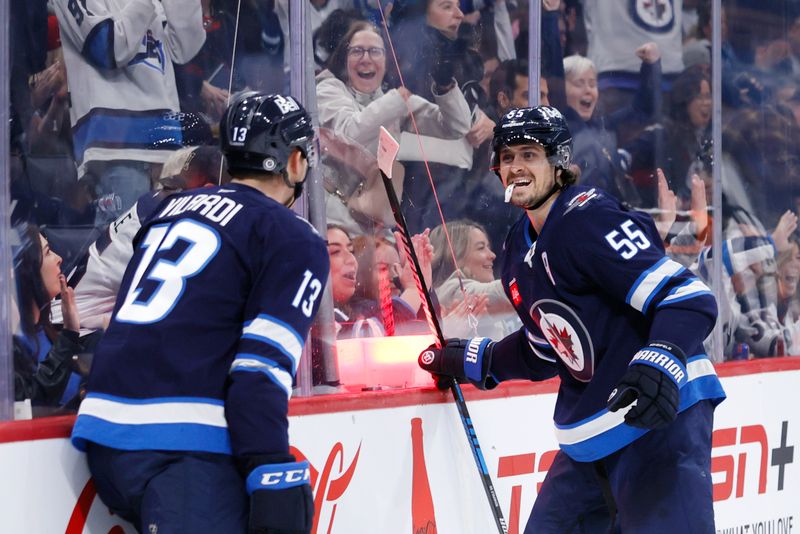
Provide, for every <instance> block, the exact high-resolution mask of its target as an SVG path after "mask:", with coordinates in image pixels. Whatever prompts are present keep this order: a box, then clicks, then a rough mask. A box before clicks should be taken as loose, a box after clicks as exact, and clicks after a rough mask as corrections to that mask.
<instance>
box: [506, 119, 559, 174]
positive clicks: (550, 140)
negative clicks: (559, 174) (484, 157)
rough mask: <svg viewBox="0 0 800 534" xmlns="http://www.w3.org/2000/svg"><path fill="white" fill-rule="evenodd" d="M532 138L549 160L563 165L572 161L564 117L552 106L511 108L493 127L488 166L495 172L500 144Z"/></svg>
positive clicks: (527, 141) (525, 141)
mask: <svg viewBox="0 0 800 534" xmlns="http://www.w3.org/2000/svg"><path fill="white" fill-rule="evenodd" d="M530 142H534V143H536V144H538V145H541V146H542V147H543V148H544V151H545V154H546V155H547V158H548V160H549V161H550V163H551V164H552V165H553V166H555V167H558V168H561V169H567V168H569V164H570V162H571V161H572V134H571V133H570V131H569V127H568V126H567V120H566V119H565V118H564V116H563V115H562V114H561V112H560V111H558V110H557V109H556V108H554V107H552V106H536V107H532V108H517V109H512V110H511V111H509V112H508V113H506V114H505V115H503V117H502V118H501V119H500V123H499V124H498V125H497V126H495V128H494V138H493V139H492V153H493V155H492V169H493V170H494V171H495V172H497V169H498V166H499V164H500V160H499V153H500V149H502V148H503V147H504V146H512V145H521V144H525V143H530Z"/></svg>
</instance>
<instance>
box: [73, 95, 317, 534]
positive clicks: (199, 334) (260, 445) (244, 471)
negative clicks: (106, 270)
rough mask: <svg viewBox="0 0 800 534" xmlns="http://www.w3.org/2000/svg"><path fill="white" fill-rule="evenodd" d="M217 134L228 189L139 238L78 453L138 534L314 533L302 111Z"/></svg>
mask: <svg viewBox="0 0 800 534" xmlns="http://www.w3.org/2000/svg"><path fill="white" fill-rule="evenodd" d="M220 131H221V135H222V149H223V152H224V153H225V155H226V158H227V160H228V168H229V172H230V174H231V175H232V176H233V180H232V181H231V182H230V183H229V184H226V185H224V186H222V187H215V188H206V189H202V190H194V191H187V192H185V193H180V194H176V195H173V196H170V197H168V198H167V199H165V200H164V201H163V202H162V203H161V204H160V205H159V206H158V207H157V208H156V209H155V211H154V212H153V215H152V217H151V218H150V219H149V220H147V221H146V222H145V223H144V224H143V225H142V228H141V229H140V231H139V233H138V234H137V236H136V238H135V240H134V247H135V252H134V255H133V258H132V260H131V262H130V264H129V266H128V269H127V270H126V272H125V275H124V277H123V281H122V285H121V288H120V293H119V295H118V298H117V304H116V307H115V309H114V314H113V316H112V320H111V324H110V326H109V328H108V331H107V332H106V334H105V337H104V338H103V340H102V341H101V344H100V346H99V347H98V350H97V353H96V355H95V358H94V363H93V366H92V370H91V374H90V377H89V382H88V393H87V395H86V398H85V399H84V401H83V403H82V405H81V408H80V411H79V413H78V418H77V421H76V423H75V427H74V430H73V433H72V440H73V443H74V444H75V445H76V446H77V447H79V448H82V449H85V450H86V451H87V454H88V459H89V467H90V470H91V471H92V475H93V476H94V478H95V481H96V484H97V489H98V493H99V494H100V496H101V498H102V499H103V501H104V502H105V503H106V504H107V505H108V506H109V507H110V508H111V509H112V510H113V511H115V512H116V513H118V514H119V515H121V516H122V517H124V518H126V519H129V520H130V521H132V522H133V523H134V524H135V525H136V526H137V528H139V530H140V531H143V532H148V531H150V532H156V531H158V532H187V533H188V532H204V533H211V532H219V533H228V532H245V531H247V530H248V528H249V530H250V531H251V532H275V533H284V532H285V533H290V532H291V533H294V532H308V531H309V530H310V528H311V521H312V518H313V499H312V497H311V489H310V486H309V471H308V464H307V463H305V462H296V461H295V459H294V457H292V456H291V455H290V454H289V443H288V420H287V410H288V401H289V397H290V396H291V393H292V385H293V380H294V376H295V372H296V370H297V366H298V360H299V358H300V354H301V352H302V350H303V344H304V342H305V338H306V335H307V333H308V329H309V327H310V325H311V321H312V319H313V317H314V315H315V313H316V311H317V308H318V305H319V300H320V298H319V297H320V296H321V293H322V290H323V288H324V286H325V282H326V279H327V275H328V269H329V265H328V254H327V250H326V247H325V243H324V241H323V239H322V238H321V237H320V236H319V235H318V234H317V232H316V231H315V230H314V229H313V227H311V225H309V224H308V223H307V222H306V221H305V220H303V219H301V218H299V217H298V216H297V215H296V214H295V213H294V212H292V211H291V210H290V209H288V208H287V206H290V205H291V204H292V203H293V202H294V200H295V199H296V198H297V196H298V195H299V193H300V190H301V188H302V183H303V181H304V179H305V175H306V170H307V168H308V165H309V164H311V163H312V162H313V152H314V151H313V136H314V131H313V129H312V127H311V121H310V118H309V116H308V115H307V114H306V112H305V111H304V110H303V108H302V107H301V106H300V105H299V104H298V103H297V102H296V101H295V100H294V99H293V98H292V97H284V96H280V95H272V96H268V95H263V94H259V93H248V94H245V95H243V96H241V97H240V98H239V99H237V100H236V101H235V102H234V103H233V104H231V106H230V108H229V109H228V111H226V113H225V115H224V116H223V118H222V122H221V124H220ZM248 494H249V495H250V497H249V499H248ZM248 512H249V521H248Z"/></svg>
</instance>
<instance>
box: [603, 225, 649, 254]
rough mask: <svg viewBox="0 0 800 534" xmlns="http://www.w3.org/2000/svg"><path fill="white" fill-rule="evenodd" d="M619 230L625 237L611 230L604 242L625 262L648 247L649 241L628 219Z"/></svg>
mask: <svg viewBox="0 0 800 534" xmlns="http://www.w3.org/2000/svg"><path fill="white" fill-rule="evenodd" d="M619 228H620V230H622V232H623V233H624V234H625V236H624V237H623V236H621V235H620V233H619V231H617V230H611V231H610V232H608V233H607V234H606V241H608V244H609V245H611V246H612V247H613V248H614V250H616V251H617V252H619V254H620V256H622V257H623V258H625V259H626V260H629V259H631V258H632V257H634V256H636V254H637V253H638V252H639V251H640V250H644V249H646V248H648V247H649V246H650V241H649V240H648V239H647V237H645V235H644V232H642V231H641V230H639V229H638V228H636V227H635V226H633V221H632V220H630V219H628V220H627V221H625V222H624V223H622V224H620V225H619Z"/></svg>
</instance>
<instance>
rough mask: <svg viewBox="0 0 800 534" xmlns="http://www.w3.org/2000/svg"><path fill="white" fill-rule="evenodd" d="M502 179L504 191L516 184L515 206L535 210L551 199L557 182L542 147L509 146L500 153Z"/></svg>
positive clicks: (513, 198) (533, 144)
mask: <svg viewBox="0 0 800 534" xmlns="http://www.w3.org/2000/svg"><path fill="white" fill-rule="evenodd" d="M499 159H500V168H499V172H500V179H501V180H502V181H503V188H507V187H508V186H509V185H511V184H515V187H514V192H513V193H512V195H511V201H510V202H511V204H513V205H514V206H518V207H521V208H525V207H526V206H532V205H534V204H536V203H537V202H539V200H541V199H542V198H544V197H545V196H547V194H548V193H549V192H550V190H551V189H552V187H553V182H554V180H555V168H554V167H553V165H551V164H550V162H549V161H547V155H546V154H545V151H544V148H542V146H541V145H537V144H535V143H530V144H526V145H514V146H507V147H503V148H502V149H500V158H499Z"/></svg>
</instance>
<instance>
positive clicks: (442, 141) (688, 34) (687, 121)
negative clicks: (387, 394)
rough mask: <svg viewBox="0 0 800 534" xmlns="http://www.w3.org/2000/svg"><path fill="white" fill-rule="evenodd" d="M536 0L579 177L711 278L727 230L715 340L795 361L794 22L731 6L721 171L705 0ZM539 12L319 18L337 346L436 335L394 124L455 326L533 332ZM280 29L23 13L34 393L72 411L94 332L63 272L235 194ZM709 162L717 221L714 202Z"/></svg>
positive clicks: (409, 6) (430, 259)
mask: <svg viewBox="0 0 800 534" xmlns="http://www.w3.org/2000/svg"><path fill="white" fill-rule="evenodd" d="M541 5H542V17H541V31H540V32H539V34H540V38H541V41H542V48H541V50H542V58H541V59H542V62H541V66H542V71H541V73H540V74H541V78H540V89H541V91H540V94H539V95H538V98H539V102H540V103H544V104H550V105H553V106H555V107H557V108H559V109H560V110H561V111H562V112H563V114H564V115H565V116H566V117H567V119H568V122H569V126H570V129H571V131H572V134H573V137H574V155H573V161H574V168H573V170H574V171H575V173H576V174H578V175H579V178H578V181H579V183H581V184H585V185H591V186H596V187H598V188H600V189H603V190H605V191H608V192H609V193H611V194H613V195H615V196H617V197H619V198H620V199H622V200H624V201H625V202H627V203H628V204H629V205H630V206H631V207H632V208H634V209H641V210H645V211H648V212H650V213H652V214H653V217H654V218H655V220H656V222H657V225H658V228H659V230H661V233H662V235H663V238H664V244H665V247H666V248H667V251H668V253H669V254H670V255H671V256H672V257H673V258H675V259H676V260H677V261H680V262H681V263H682V264H683V265H684V266H685V267H686V268H688V269H692V270H694V271H695V272H696V273H698V274H699V275H700V276H702V277H703V278H704V279H705V280H706V281H709V282H713V280H712V276H713V273H714V269H713V262H714V260H715V259H716V258H714V257H713V255H712V251H711V244H712V235H713V232H712V229H713V227H714V225H720V226H721V228H722V236H723V240H724V242H723V244H722V251H723V257H722V261H723V269H722V273H723V280H721V281H719V282H720V283H721V287H722V288H723V301H722V302H721V303H720V304H721V306H720V309H721V312H720V322H721V325H722V328H723V332H724V336H723V343H724V346H723V347H721V348H716V347H709V348H710V349H711V350H715V351H718V352H717V353H720V352H719V351H721V354H723V355H724V358H725V359H731V358H745V357H749V358H753V357H771V356H780V355H789V354H800V299H799V298H798V296H797V285H798V279H800V250H799V249H798V246H799V244H800V239H798V237H797V232H796V229H797V216H796V215H795V214H796V213H797V211H798V207H799V205H798V199H799V198H800V187H798V185H797V184H798V183H800V182H797V181H796V178H797V176H798V172H799V171H800V153H799V152H798V148H797V146H796V143H793V142H792V140H793V139H796V138H797V133H798V131H800V11H798V10H797V8H796V7H794V3H793V2H789V1H787V0H762V1H760V2H754V1H752V0H726V1H725V2H723V10H722V26H721V29H722V73H723V75H722V86H721V95H719V97H720V99H721V103H722V132H723V135H722V147H721V148H722V158H721V160H720V161H714V160H713V157H712V154H713V143H712V136H711V123H712V102H713V98H714V97H715V96H717V95H714V94H713V92H712V84H711V77H710V76H711V65H710V63H711V57H712V55H711V44H710V40H711V2H710V1H709V0H683V1H681V0H664V1H658V2H651V3H640V2H629V1H628V0H603V2H600V0H542V1H541ZM528 10H529V2H527V1H526V0H474V1H467V0H461V1H459V0H394V1H393V2H392V1H390V0H383V1H382V0H311V1H310V3H309V5H308V6H307V11H308V12H309V18H310V21H311V28H312V30H313V63H314V66H315V70H316V79H315V83H316V94H317V102H316V107H317V109H318V117H319V126H320V135H319V138H320V162H321V164H320V166H319V168H318V172H319V177H320V179H321V180H322V182H323V184H324V190H325V193H324V194H325V195H326V199H325V205H326V210H327V214H328V220H327V224H328V231H327V238H328V249H329V253H330V257H331V284H332V290H333V300H334V306H335V318H336V335H337V337H339V338H344V337H354V336H386V335H398V334H407V333H411V334H413V333H422V332H425V331H426V328H427V326H426V323H425V318H424V313H423V312H424V310H423V309H422V306H421V301H420V297H419V295H418V294H417V292H416V289H415V284H414V275H413V272H412V271H411V267H410V265H409V264H408V262H407V261H406V260H405V254H404V252H403V251H402V249H401V248H399V247H398V242H399V241H398V238H397V235H396V234H394V233H393V231H392V230H393V226H394V221H393V218H392V215H391V211H390V209H389V205H388V202H387V200H386V197H385V194H384V192H383V184H382V182H381V180H380V176H379V174H378V170H377V163H376V161H375V153H376V149H377V142H378V141H377V140H378V134H379V128H380V127H381V126H383V127H385V128H386V129H387V130H388V131H389V132H390V133H391V134H392V135H393V136H394V137H395V138H397V139H398V141H400V151H399V154H398V158H397V159H398V161H397V163H396V165H395V169H394V172H393V176H394V178H393V181H394V183H395V188H396V189H397V192H398V195H399V196H401V198H402V206H403V211H404V213H405V216H406V218H407V220H408V222H409V225H410V228H411V231H412V233H414V234H415V236H414V238H413V239H412V241H413V244H414V246H415V248H416V249H417V253H418V256H419V257H420V263H421V265H422V269H423V273H424V275H425V276H424V277H425V279H426V281H427V282H428V285H429V287H432V288H433V289H434V301H435V305H436V308H437V310H436V311H437V313H439V314H440V315H442V316H443V323H444V325H445V330H446V333H447V334H448V335H452V336H459V337H463V336H467V335H473V334H482V335H488V336H492V337H496V338H497V337H501V336H503V335H505V334H507V333H508V332H510V331H513V330H514V329H515V328H517V327H518V323H517V322H516V319H515V318H514V316H513V313H511V312H512V310H511V308H510V305H509V304H508V302H507V301H506V300H505V295H504V291H503V288H502V287H501V284H500V282H499V280H498V279H497V275H498V272H497V263H496V262H495V261H494V260H495V258H496V255H500V254H502V248H503V240H504V237H505V233H506V231H507V229H508V228H509V226H510V225H511V224H512V222H513V221H514V220H515V219H516V218H517V217H518V216H519V214H518V213H517V212H516V211H515V210H513V209H512V208H511V207H510V206H508V205H507V204H505V203H504V202H503V198H502V194H503V191H502V189H501V187H500V185H499V184H498V181H497V177H496V176H495V174H494V172H493V170H492V168H491V167H492V161H491V160H492V154H491V149H490V146H489V140H490V139H491V135H492V129H493V128H494V125H495V124H496V122H497V121H498V119H499V118H500V117H501V116H503V115H504V114H505V113H507V112H508V111H509V110H510V109H512V108H514V107H520V106H526V105H528V104H529V103H532V102H531V99H530V96H531V95H529V94H528V82H529V78H528V76H529V74H530V72H529V69H528V63H527V56H528V41H529V28H528V20H529V17H528ZM288 12H289V6H288V1H287V0H267V1H256V0H243V1H241V2H237V1H233V0H162V1H161V2H152V1H151V0H126V1H119V0H116V1H112V0H86V1H82V2H75V1H73V0H49V1H48V0H30V1H28V2H12V3H11V4H10V15H11V25H10V28H11V68H10V72H9V80H10V89H11V92H10V95H11V109H10V118H11V156H12V159H11V176H10V184H11V196H12V206H11V216H12V224H13V225H14V227H15V228H16V229H17V234H18V236H19V238H20V239H19V240H18V241H19V243H18V245H17V246H16V249H15V260H14V265H15V270H16V283H17V285H18V298H17V304H18V305H19V308H20V321H19V327H18V328H17V337H16V340H17V341H16V342H15V354H14V358H15V365H16V368H17V397H18V399H23V398H30V399H31V400H32V402H33V404H34V405H37V404H40V405H47V406H49V407H59V406H70V403H71V402H72V404H73V405H74V398H75V397H76V395H79V391H78V389H77V383H78V382H79V377H78V374H79V373H80V372H81V371H84V372H85V367H86V366H85V365H84V366H83V368H82V367H81V365H80V364H79V360H80V361H84V360H85V358H78V357H77V355H80V354H83V355H85V354H86V353H88V352H90V346H91V341H92V339H91V338H87V334H89V333H90V332H92V334H91V335H92V336H96V335H97V333H98V332H100V331H101V330H102V326H103V324H102V320H101V319H98V317H100V316H99V315H97V314H94V313H91V314H87V317H83V316H82V317H80V318H78V310H77V308H78V307H79V306H77V307H76V305H75V297H76V295H73V294H72V291H71V290H67V289H65V287H66V286H65V285H64V284H63V283H60V284H59V283H57V282H58V281H57V280H56V279H55V278H53V276H55V275H54V274H53V273H49V271H46V265H48V262H51V261H54V260H51V259H48V258H50V256H48V254H54V255H55V254H56V252H57V254H58V255H56V256H54V257H57V258H58V262H57V263H58V265H59V270H60V271H61V272H63V273H64V274H65V275H66V277H67V280H68V281H69V282H70V285H76V284H77V282H78V280H80V278H81V277H82V276H84V275H85V274H86V272H87V269H88V270H89V271H91V269H95V270H98V269H100V271H99V272H100V273H101V274H103V275H105V273H104V271H103V269H104V267H103V262H97V261H95V262H94V264H92V262H91V261H87V260H88V259H89V258H90V257H91V255H90V247H92V246H93V247H94V248H93V250H94V252H93V254H95V256H97V255H102V253H103V251H104V250H105V248H106V246H107V244H108V243H107V242H106V241H108V236H109V235H113V232H112V231H111V230H109V228H110V229H112V230H113V229H115V228H116V225H118V224H120V221H121V220H124V218H125V217H130V216H131V213H132V212H131V211H129V210H131V208H132V207H133V213H134V215H136V209H137V208H136V206H137V205H138V204H140V203H141V199H142V198H144V197H147V196H148V195H150V196H152V195H153V193H154V192H157V191H162V192H161V193H159V194H160V195H161V196H164V195H166V194H169V192H170V191H172V190H175V189H181V188H186V187H198V186H201V185H202V184H204V183H220V182H222V181H224V180H225V179H226V177H225V172H224V170H223V169H222V164H221V162H220V158H219V152H218V149H217V148H216V146H217V143H218V140H217V137H216V136H217V132H218V125H217V121H218V120H219V117H220V115H221V114H222V111H223V110H224V108H225V106H226V104H227V102H228V98H229V97H230V95H231V94H233V93H236V92H239V91H244V90H251V89H253V90H267V91H275V92H287V91H288V79H289V77H288V72H289V70H290V68H291V67H292V66H290V64H289V58H290V55H289V53H288V52H289V50H288V48H289V38H288V36H289V34H288V31H289V30H288ZM535 31H538V30H535ZM309 60H310V61H311V58H309ZM295 67H296V66H295ZM197 147H201V148H202V150H201V151H198V150H197ZM187 148H188V149H189V150H188V151H187ZM193 158H199V159H194V163H192V159H193ZM198 163H200V167H199V168H198ZM714 165H717V166H719V168H720V170H721V176H722V206H721V210H720V211H716V210H714V209H711V208H710V207H709V205H710V203H711V202H710V199H711V193H712V185H711V180H712V169H713V167H714ZM192 173H194V174H197V173H199V174H201V175H202V176H193V177H190V175H191V174H192ZM143 196H144V197H143ZM137 216H138V215H137ZM443 221H444V222H446V224H443ZM109 224H110V225H111V226H108V225H109ZM40 228H41V235H40V232H39V229H40ZM45 237H46V239H47V240H49V245H47V241H45ZM40 238H41V239H40ZM131 238H132V235H131V236H128V238H127V239H128V241H129V240H130V239H131ZM126 243H127V241H126ZM93 244H94V245H93ZM49 246H52V251H50V249H49ZM59 255H60V256H59ZM92 265H94V267H92ZM87 266H88V267H87ZM40 271H41V276H37V274H38V273H39V272H40ZM93 274H94V275H97V272H95V273H93ZM56 278H57V277H56ZM110 278H111V279H113V276H111V277H110ZM62 282H63V280H62ZM59 286H61V287H59ZM59 294H60V295H61V297H60V299H59V298H57V299H56V301H55V303H56V304H53V305H52V307H53V308H56V307H60V308H61V309H62V310H63V314H59V313H55V314H52V318H53V319H54V321H53V322H52V323H51V305H50V302H51V300H52V299H53V297H56V296H57V295H59ZM77 297H78V302H81V301H80V297H81V295H80V294H78V295H77ZM59 301H60V302H59ZM108 311H110V310H106V312H108ZM88 315H91V316H92V319H90V317H89V316H88ZM55 319H58V324H56V322H55ZM78 321H80V322H79V324H80V327H78V326H77V325H76V322H78ZM77 332H80V334H81V337H78V335H77ZM87 347H89V348H87ZM73 356H76V357H75V358H73ZM84 363H85V362H84ZM334 385H335V384H334Z"/></svg>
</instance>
